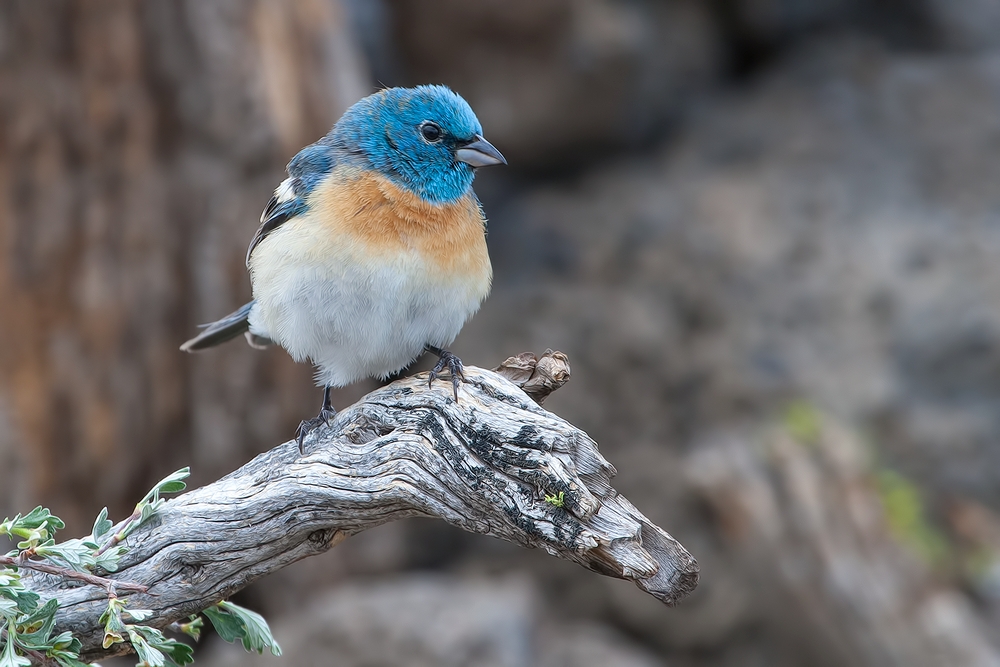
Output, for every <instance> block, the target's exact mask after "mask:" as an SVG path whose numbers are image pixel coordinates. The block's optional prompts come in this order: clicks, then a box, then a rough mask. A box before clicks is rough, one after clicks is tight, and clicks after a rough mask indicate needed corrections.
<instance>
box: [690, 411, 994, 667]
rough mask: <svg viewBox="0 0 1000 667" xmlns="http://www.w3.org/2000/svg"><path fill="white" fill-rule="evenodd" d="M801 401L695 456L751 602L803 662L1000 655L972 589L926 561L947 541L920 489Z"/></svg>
mask: <svg viewBox="0 0 1000 667" xmlns="http://www.w3.org/2000/svg"><path fill="white" fill-rule="evenodd" d="M798 410H799V414H796V413H794V412H793V414H792V415H791V417H790V418H788V419H786V424H784V425H783V426H782V427H779V428H773V429H771V430H770V432H769V433H767V434H766V435H765V436H763V437H760V438H749V439H748V438H746V436H735V437H734V436H717V437H715V438H710V439H708V440H706V441H704V442H703V443H702V446H700V447H699V448H698V450H697V451H696V452H694V453H693V454H692V455H691V456H690V457H689V458H688V460H687V462H686V476H687V478H688V479H689V480H690V482H691V484H692V486H693V488H694V489H695V490H696V492H697V493H699V494H700V495H701V497H702V498H703V499H704V501H705V502H706V503H707V504H708V505H709V506H710V507H711V509H712V512H713V513H714V519H715V522H716V523H715V529H716V530H718V531H719V533H720V536H721V538H722V543H723V544H724V545H725V546H724V548H725V549H726V550H727V551H728V558H727V560H728V562H729V564H730V566H731V567H736V568H738V570H739V571H740V572H741V574H742V576H741V577H740V581H741V583H742V585H743V586H744V587H746V588H747V589H748V591H749V594H750V597H752V598H753V599H754V600H755V601H756V604H755V614H754V615H755V616H756V617H757V618H758V619H761V620H765V622H768V623H769V624H771V625H772V626H774V627H775V628H779V629H780V631H781V632H782V633H784V635H785V636H784V637H783V641H782V646H783V648H784V650H785V651H788V650H789V649H795V648H797V649H798V650H799V651H801V652H802V655H803V656H808V659H807V660H803V661H802V662H800V663H799V664H802V663H803V662H804V663H807V664H812V665H822V664H828V665H831V667H832V666H833V665H845V664H850V665H914V666H916V665H927V666H928V667H936V666H938V665H967V666H968V667H973V666H976V665H981V666H983V667H986V666H993V665H1000V650H998V649H997V648H996V647H994V646H993V645H992V644H991V637H990V635H989V633H988V631H987V626H986V625H985V624H984V623H983V621H982V620H981V619H979V618H977V615H976V611H975V608H974V607H973V605H972V604H971V603H970V601H969V600H968V598H966V597H964V596H963V595H962V594H961V593H960V592H959V591H957V590H955V589H953V588H951V589H950V588H948V587H945V586H942V585H940V584H939V583H938V582H937V580H936V577H935V576H934V574H933V572H932V570H931V569H930V568H929V567H928V565H929V564H933V563H934V561H935V559H937V558H942V557H945V553H944V550H946V549H947V548H948V547H947V544H946V543H945V542H944V540H943V539H942V538H939V537H937V536H936V535H934V533H933V528H931V527H930V526H929V525H926V524H925V522H926V521H927V518H926V516H925V515H924V514H923V511H922V508H921V507H920V504H919V498H918V496H917V495H916V493H915V490H914V489H913V488H912V487H910V486H907V485H908V484H909V483H908V482H905V481H903V480H902V479H900V478H899V477H898V475H896V474H895V473H892V472H890V471H879V470H877V469H873V468H872V464H871V460H872V458H871V454H870V452H868V451H866V448H865V447H864V446H863V445H862V444H861V443H860V440H859V438H858V437H857V435H856V434H854V433H851V432H850V431H849V430H847V429H845V428H843V427H842V426H841V425H839V424H837V423H836V422H835V421H832V420H829V419H824V418H823V417H822V416H820V415H818V414H808V413H807V414H805V415H804V414H801V413H803V412H805V411H806V410H808V409H807V408H798ZM804 637H808V638H809V639H808V641H802V640H801V638H804Z"/></svg>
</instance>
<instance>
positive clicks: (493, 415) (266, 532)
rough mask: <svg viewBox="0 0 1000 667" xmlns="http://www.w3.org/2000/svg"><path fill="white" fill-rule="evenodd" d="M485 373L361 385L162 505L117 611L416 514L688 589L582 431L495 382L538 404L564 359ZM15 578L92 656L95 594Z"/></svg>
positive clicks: (130, 560) (271, 566)
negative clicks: (277, 440)
mask: <svg viewBox="0 0 1000 667" xmlns="http://www.w3.org/2000/svg"><path fill="white" fill-rule="evenodd" d="M497 371H498V372H499V373H500V374H498V373H497V372H491V371H485V370H481V369H478V368H474V367H467V369H466V372H465V375H466V379H467V382H466V383H465V384H463V385H462V386H461V389H460V392H459V396H460V400H459V402H458V403H456V402H455V401H454V399H453V398H452V390H451V383H450V382H438V383H435V385H434V386H433V387H432V388H430V389H429V388H428V387H427V375H426V374H419V375H416V376H414V377H411V378H406V379H403V380H399V381H398V382H394V383H393V384H391V385H389V386H387V387H384V388H382V389H379V390H377V391H374V392H372V393H370V394H368V395H367V396H365V397H364V399H362V400H361V401H360V402H359V403H357V404H356V405H353V406H351V407H350V408H347V409H345V410H343V411H342V412H341V413H339V414H338V415H337V417H336V418H335V420H334V422H333V423H332V424H331V427H330V428H327V429H319V430H317V431H316V432H315V434H314V435H310V437H309V438H307V439H306V442H305V455H302V456H300V455H299V452H298V448H297V447H296V445H295V443H294V442H287V443H285V444H283V445H280V446H278V447H276V448H274V449H272V450H271V451H269V452H265V453H263V454H261V455H260V456H258V457H257V458H255V459H254V460H252V461H251V462H250V463H248V464H246V465H245V466H243V467H242V468H240V469H239V470H237V471H235V472H233V473H231V474H230V475H227V476H226V477H224V478H222V479H220V480H219V481H217V482H215V483H214V484H210V485H208V486H205V487H202V488H200V489H196V490H193V491H190V492H188V493H185V494H184V495H181V496H179V497H177V498H174V499H173V500H171V501H169V502H168V503H166V505H165V506H164V507H163V508H162V509H161V511H160V512H159V513H158V514H157V516H156V517H154V519H153V520H151V521H150V522H149V523H148V524H146V525H143V526H141V527H140V528H139V529H138V530H136V532H135V533H134V534H133V535H131V536H130V537H129V538H128V547H129V552H128V553H127V554H126V555H125V556H124V557H123V559H122V567H121V569H120V570H119V571H118V572H117V573H114V574H112V575H109V576H110V577H111V578H113V579H119V580H122V581H129V582H133V583H137V584H141V585H144V586H147V587H148V593H130V594H128V595H129V606H130V607H131V608H142V609H152V610H153V611H154V613H155V616H154V618H153V619H152V620H151V621H147V622H148V623H151V624H152V625H155V626H158V627H166V626H167V625H168V624H169V623H171V622H172V621H176V620H178V619H182V618H184V617H186V616H187V615H189V614H193V613H196V612H198V611H200V610H202V609H204V608H206V607H208V606H210V605H212V604H214V603H215V602H217V601H219V600H221V599H223V598H226V597H227V596H230V595H232V594H233V593H235V592H236V591H238V590H240V589H241V588H243V587H245V586H247V585H248V584H250V583H251V582H252V581H254V580H256V579H259V578H260V577H263V576H264V575H266V574H268V573H270V572H274V571H275V570H277V569H279V568H282V567H284V566H286V565H288V564H290V563H293V562H295V561H297V560H300V559H302V558H305V557H307V556H312V555H315V554H318V553H321V552H323V551H326V550H327V549H329V548H330V547H332V546H334V545H335V544H337V543H338V542H340V541H341V540H343V539H344V538H346V537H347V536H349V535H352V534H354V533H358V532H360V531H362V530H365V529H366V528H372V527H374V526H377V525H379V524H382V523H386V522H388V521H392V520H395V519H399V518H403V517H407V516H429V517H439V518H441V519H444V520H445V521H447V522H449V523H451V524H454V525H456V526H459V527H461V528H464V529H466V530H469V531H472V532H476V533H482V534H486V535H494V536H496V537H500V538H503V539H506V540H509V541H512V542H515V543H517V544H521V545H523V546H526V547H541V548H543V549H545V550H546V551H547V552H548V553H550V554H552V555H554V556H558V557H560V558H565V559H567V560H571V561H575V562H577V563H580V564H581V565H583V566H584V567H587V568H589V569H591V570H594V571H596V572H600V573H602V574H606V575H609V576H613V577H620V578H624V579H630V580H632V581H634V582H635V583H636V584H637V585H638V586H639V588H641V589H643V590H644V591H646V592H648V593H650V594H651V595H653V596H655V597H656V598H658V599H660V600H662V601H663V602H665V603H667V604H673V603H675V602H677V601H678V600H680V599H681V598H683V597H684V596H686V595H687V594H688V593H690V592H691V590H692V589H694V587H695V586H696V585H697V582H698V564H697V563H696V562H695V560H694V558H692V557H691V555H690V554H689V553H688V552H687V551H685V550H684V548H683V547H682V546H681V545H680V544H679V543H678V542H677V541H676V540H674V539H673V538H672V537H671V536H670V535H668V534H667V533H666V532H664V531H663V530H661V529H660V528H658V527H657V526H655V525H653V524H652V523H650V522H649V520H648V519H646V518H645V517H644V516H643V515H642V514H641V513H640V512H639V511H638V510H637V509H636V508H635V507H633V506H632V504H631V503H629V502H628V501H627V500H626V499H625V498H624V497H622V496H620V495H618V493H617V492H616V491H615V490H614V489H613V488H611V485H610V479H611V477H612V476H613V475H614V474H615V469H614V468H613V467H612V466H611V464H609V463H608V462H607V461H606V460H605V459H604V458H603V457H602V456H601V455H600V453H599V452H598V450H597V445H596V444H595V443H594V441H593V440H591V439H590V438H589V437H588V436H587V434H585V433H584V432H583V431H580V430H579V429H577V428H575V427H574V426H573V425H571V424H569V423H568V422H566V421H564V420H562V419H560V418H559V417H556V416H555V415H553V414H551V413H549V412H546V411H545V410H543V409H542V408H540V407H539V406H538V405H537V404H536V403H535V402H534V401H533V400H532V399H531V398H529V397H528V395H527V394H526V393H525V392H524V391H522V390H521V389H519V388H518V386H517V385H515V384H514V383H512V382H511V381H509V380H507V379H505V378H504V377H502V376H501V374H503V375H507V376H509V377H512V378H514V380H515V381H516V382H517V383H518V384H519V385H522V386H524V387H525V388H526V389H527V390H529V391H531V392H532V394H533V396H534V397H535V398H536V399H539V400H540V399H542V398H544V397H545V396H546V395H547V394H548V393H549V392H551V391H553V390H554V389H556V388H558V387H559V386H561V384H563V383H564V382H565V381H566V379H568V377H569V365H568V363H567V362H566V358H565V356H563V355H561V354H560V353H551V352H548V353H546V354H545V355H543V357H542V358H541V359H540V360H538V363H537V364H536V363H535V360H534V359H533V355H529V356H526V355H519V356H518V357H512V358H511V359H508V361H507V362H505V364H504V365H502V366H501V368H499V369H497ZM27 577H28V581H30V585H31V586H32V587H33V588H34V589H35V590H36V591H37V592H39V593H41V594H42V595H43V596H45V597H56V598H58V599H59V602H60V609H61V611H60V612H59V616H58V620H57V625H58V631H62V630H72V631H73V632H74V633H75V634H76V635H77V636H78V637H79V638H80V639H81V641H82V642H83V645H84V657H85V658H87V659H91V660H93V659H98V658H100V657H101V656H103V655H106V652H104V651H102V649H101V640H102V629H101V627H100V625H99V623H98V617H99V616H100V615H101V613H102V612H103V611H104V609H105V608H106V607H107V597H106V590H104V589H103V588H98V587H94V586H86V585H80V584H79V583H78V582H69V581H66V580H65V579H59V578H56V577H52V576H49V575H45V574H40V573H30V574H28V575H27ZM120 594H122V592H121V591H120Z"/></svg>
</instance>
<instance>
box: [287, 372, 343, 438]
mask: <svg viewBox="0 0 1000 667" xmlns="http://www.w3.org/2000/svg"><path fill="white" fill-rule="evenodd" d="M331 389H333V387H331V386H330V385H326V386H325V387H323V407H321V408H320V409H319V414H318V415H316V416H315V417H314V418H312V419H306V420H305V421H303V422H301V423H300V424H299V428H298V430H297V431H296V432H295V438H296V439H297V440H298V441H299V453H300V454H304V453H305V452H304V451H303V449H302V443H303V442H304V441H305V439H306V436H307V435H309V433H311V432H312V430H313V429H315V428H316V427H317V426H320V425H323V426H329V425H330V420H331V419H333V417H334V415H336V414H337V411H336V410H334V409H333V404H332V403H331V402H330V390H331Z"/></svg>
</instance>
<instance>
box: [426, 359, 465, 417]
mask: <svg viewBox="0 0 1000 667" xmlns="http://www.w3.org/2000/svg"><path fill="white" fill-rule="evenodd" d="M424 349H425V350H427V351H428V352H433V353H434V354H436V355H437V356H438V362H437V363H436V364H434V368H432V369H431V375H430V377H429V378H428V379H427V386H428V387H430V386H431V385H433V384H434V380H436V379H437V377H438V373H440V372H441V371H443V370H444V369H445V368H447V369H448V372H449V373H451V387H452V389H453V390H454V391H455V402H456V403H457V402H458V385H459V383H461V382H465V373H464V372H463V371H464V370H465V366H463V365H462V360H461V359H459V358H458V357H456V356H455V355H454V354H453V353H451V352H449V351H448V350H443V349H441V348H440V347H434V346H433V345H425V346H424Z"/></svg>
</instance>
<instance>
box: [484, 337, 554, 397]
mask: <svg viewBox="0 0 1000 667" xmlns="http://www.w3.org/2000/svg"><path fill="white" fill-rule="evenodd" d="M493 370H494V372H496V373H497V374H499V375H502V376H503V377H505V378H507V379H508V380H510V381H511V382H513V383H514V384H516V385H517V386H518V387H520V388H521V391H523V392H524V393H526V394H527V395H528V396H530V397H531V398H532V400H534V401H535V402H536V403H538V404H539V405H541V404H542V401H544V400H545V399H546V397H547V396H548V395H549V394H551V393H552V392H554V391H555V390H556V389H558V388H559V387H561V386H563V385H564V384H566V383H567V382H569V376H570V368H569V357H567V356H566V355H565V354H563V353H562V352H558V351H553V350H551V349H548V350H545V352H543V353H542V356H540V357H536V356H535V354H534V353H533V352H522V353H521V354H518V355H516V356H513V357H507V359H506V361H504V362H503V363H502V364H500V365H499V366H497V367H496V368H494V369H493Z"/></svg>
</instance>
